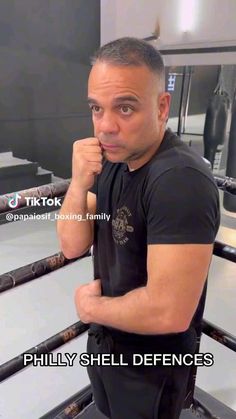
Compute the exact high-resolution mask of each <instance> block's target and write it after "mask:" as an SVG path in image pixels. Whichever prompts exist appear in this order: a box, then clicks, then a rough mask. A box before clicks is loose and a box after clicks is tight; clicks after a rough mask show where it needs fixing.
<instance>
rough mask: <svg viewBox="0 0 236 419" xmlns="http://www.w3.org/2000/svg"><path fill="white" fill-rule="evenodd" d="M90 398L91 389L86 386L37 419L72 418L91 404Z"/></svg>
mask: <svg viewBox="0 0 236 419" xmlns="http://www.w3.org/2000/svg"><path fill="white" fill-rule="evenodd" d="M92 398H93V395H92V388H91V386H90V385H88V386H86V387H84V388H83V389H82V390H81V391H79V392H78V393H76V394H74V395H73V396H71V397H70V398H69V399H67V400H65V401H64V402H63V403H61V404H60V405H59V406H57V407H55V408H54V409H53V410H50V412H48V413H46V414H45V415H43V416H41V417H40V418H39V419H52V418H53V419H71V418H74V417H76V416H77V415H78V414H79V413H80V412H82V411H83V410H84V408H85V407H87V406H88V405H89V404H90V403H91V402H92Z"/></svg>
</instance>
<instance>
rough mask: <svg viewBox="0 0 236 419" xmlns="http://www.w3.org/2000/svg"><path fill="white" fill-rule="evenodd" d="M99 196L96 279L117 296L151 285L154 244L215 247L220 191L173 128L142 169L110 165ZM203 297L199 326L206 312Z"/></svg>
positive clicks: (97, 187) (105, 169)
mask: <svg viewBox="0 0 236 419" xmlns="http://www.w3.org/2000/svg"><path fill="white" fill-rule="evenodd" d="M91 191H92V192H94V193H96V195H97V211H96V213H97V214H98V215H99V214H100V215H101V218H104V214H106V215H108V216H109V215H110V219H109V221H106V220H104V219H101V220H96V221H95V232H94V233H95V234H94V276H95V278H101V281H102V293H103V295H105V296H110V297H116V296H121V295H124V294H125V293H127V292H129V291H131V290H132V289H135V288H138V287H141V286H144V285H145V284H146V282H147V246H148V245H149V244H177V243H182V244H183V243H202V244H204V243H206V244H207V243H213V242H214V240H215V236H216V233H217V231H218V228H219V223H220V212H219V196H218V188H217V186H216V184H215V181H214V178H213V176H212V174H211V172H210V170H209V168H208V167H207V165H206V163H205V162H204V160H203V159H202V157H201V156H199V155H198V154H196V153H195V152H193V150H192V149H191V148H190V147H188V146H187V145H186V144H184V143H183V142H182V141H180V140H179V138H178V137H177V136H176V135H175V134H173V133H172V132H171V131H170V130H169V129H168V130H167V131H166V133H165V136H164V139H163V141H162V143H161V145H160V147H159V149H158V150H157V152H156V153H155V155H154V156H153V157H152V158H151V160H149V161H148V162H147V163H146V164H145V165H143V166H142V167H140V168H139V169H137V170H134V171H131V172H130V171H129V169H128V166H127V164H126V163H115V164H114V163H110V162H108V161H105V163H104V165H103V170H102V172H101V174H100V175H99V176H98V177H97V179H96V182H95V184H94V186H93V188H92V189H91ZM190 280H191V278H190ZM204 301H205V290H204V292H203V294H202V298H201V300H200V303H199V306H198V309H197V312H196V313H195V316H194V320H195V323H197V322H198V320H200V318H201V316H202V312H203V308H204Z"/></svg>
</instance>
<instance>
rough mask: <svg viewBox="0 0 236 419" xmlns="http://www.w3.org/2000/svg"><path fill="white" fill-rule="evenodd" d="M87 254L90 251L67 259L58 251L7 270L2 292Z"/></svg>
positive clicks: (0, 285)
mask: <svg viewBox="0 0 236 419" xmlns="http://www.w3.org/2000/svg"><path fill="white" fill-rule="evenodd" d="M86 256H90V252H87V253H85V254H84V255H83V256H81V257H79V258H75V259H66V257H65V256H64V255H63V253H62V252H58V253H55V254H54V255H52V256H49V257H47V258H44V259H40V260H37V261H36V262H33V263H30V264H29V265H25V266H22V267H20V268H17V269H14V270H13V271H10V272H6V273H4V274H2V275H0V293H1V292H3V291H6V290H9V289H11V288H14V287H16V286H18V285H21V284H24V283H26V282H29V281H32V280H33V279H36V278H40V277H42V276H44V275H46V274H48V273H49V272H52V271H55V270H57V269H59V268H61V267H62V266H66V265H68V264H69V263H72V262H75V261H76V260H78V259H82V258H84V257H86Z"/></svg>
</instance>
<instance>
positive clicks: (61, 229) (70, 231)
mask: <svg viewBox="0 0 236 419" xmlns="http://www.w3.org/2000/svg"><path fill="white" fill-rule="evenodd" d="M87 213H88V207H87V192H86V191H82V190H79V189H78V188H76V186H75V185H74V184H73V183H71V184H70V186H69V188H68V191H67V194H66V197H65V199H64V202H63V205H62V207H61V210H60V214H59V215H60V218H59V220H58V222H57V232H58V236H59V240H60V245H61V249H62V252H63V253H64V254H65V256H66V257H68V258H73V257H78V256H81V254H83V253H85V252H86V250H87V249H88V248H89V247H90V246H91V244H92V241H93V229H92V221H90V220H89V219H88V220H87V219H86V214H87ZM66 218H69V219H66ZM73 218H74V219H73Z"/></svg>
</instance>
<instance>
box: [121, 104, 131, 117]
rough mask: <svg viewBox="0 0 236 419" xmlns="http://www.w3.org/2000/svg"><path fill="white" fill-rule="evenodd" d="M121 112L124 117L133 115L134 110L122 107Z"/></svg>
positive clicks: (127, 106)
mask: <svg viewBox="0 0 236 419" xmlns="http://www.w3.org/2000/svg"><path fill="white" fill-rule="evenodd" d="M120 110H121V113H122V114H123V115H131V113H132V112H133V109H131V107H130V106H129V105H122V106H120Z"/></svg>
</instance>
